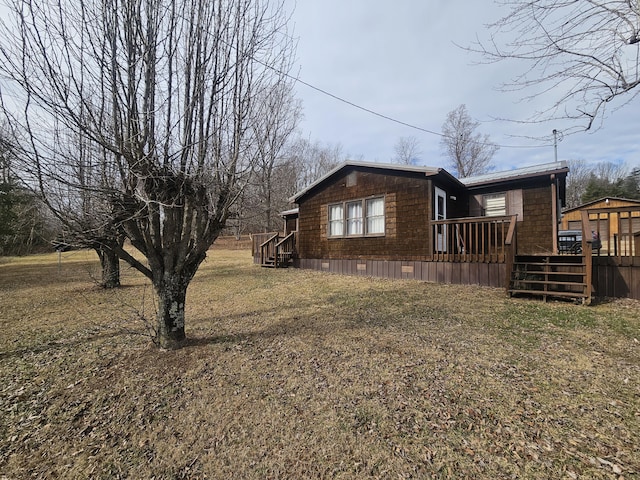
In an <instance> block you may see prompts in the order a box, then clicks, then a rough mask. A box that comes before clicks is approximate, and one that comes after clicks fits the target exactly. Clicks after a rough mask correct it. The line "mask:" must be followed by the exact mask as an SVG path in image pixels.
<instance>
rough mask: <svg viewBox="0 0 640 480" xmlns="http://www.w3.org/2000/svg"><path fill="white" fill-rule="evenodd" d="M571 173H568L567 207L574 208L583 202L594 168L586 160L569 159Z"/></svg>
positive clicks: (568, 164)
mask: <svg viewBox="0 0 640 480" xmlns="http://www.w3.org/2000/svg"><path fill="white" fill-rule="evenodd" d="M567 166H568V167H569V174H568V175H567V190H566V201H565V205H564V207H565V208H574V207H577V206H579V205H581V204H582V195H583V194H584V191H585V189H586V188H587V184H588V183H589V179H590V178H591V174H592V169H591V168H590V167H589V166H588V165H587V163H586V162H585V161H584V160H567Z"/></svg>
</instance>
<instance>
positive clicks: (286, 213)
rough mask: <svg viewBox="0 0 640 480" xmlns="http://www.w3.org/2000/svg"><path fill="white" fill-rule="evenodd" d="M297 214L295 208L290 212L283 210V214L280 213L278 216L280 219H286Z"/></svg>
mask: <svg viewBox="0 0 640 480" xmlns="http://www.w3.org/2000/svg"><path fill="white" fill-rule="evenodd" d="M297 214H298V208H297V207H296V208H292V209H290V210H285V211H283V212H280V216H281V217H288V216H291V215H297Z"/></svg>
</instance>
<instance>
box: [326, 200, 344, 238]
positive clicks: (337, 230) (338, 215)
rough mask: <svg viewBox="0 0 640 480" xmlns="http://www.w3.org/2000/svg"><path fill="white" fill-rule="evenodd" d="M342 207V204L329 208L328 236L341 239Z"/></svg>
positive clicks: (342, 225)
mask: <svg viewBox="0 0 640 480" xmlns="http://www.w3.org/2000/svg"><path fill="white" fill-rule="evenodd" d="M343 217H344V207H343V206H342V204H339V205H330V206H329V236H330V237H341V236H342V235H343V232H344V218H343Z"/></svg>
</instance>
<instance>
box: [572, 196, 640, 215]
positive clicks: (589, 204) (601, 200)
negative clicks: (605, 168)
mask: <svg viewBox="0 0 640 480" xmlns="http://www.w3.org/2000/svg"><path fill="white" fill-rule="evenodd" d="M611 200H616V201H618V202H628V203H629V205H630V206H634V205H640V200H633V199H631V198H620V197H602V198H599V199H597V200H592V201H590V202H587V203H583V204H582V205H578V206H577V207H573V208H567V209H566V210H563V211H562V213H569V212H575V211H576V210H584V209H585V208H589V207H593V206H594V205H597V204H598V203H609V201H611Z"/></svg>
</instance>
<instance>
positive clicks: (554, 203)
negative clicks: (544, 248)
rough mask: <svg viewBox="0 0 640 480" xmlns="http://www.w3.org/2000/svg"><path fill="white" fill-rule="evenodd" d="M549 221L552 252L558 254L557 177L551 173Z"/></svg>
mask: <svg viewBox="0 0 640 480" xmlns="http://www.w3.org/2000/svg"><path fill="white" fill-rule="evenodd" d="M551 217H552V218H551V222H552V231H553V254H554V255H557V254H558V179H557V178H556V175H555V173H554V174H552V175H551Z"/></svg>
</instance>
